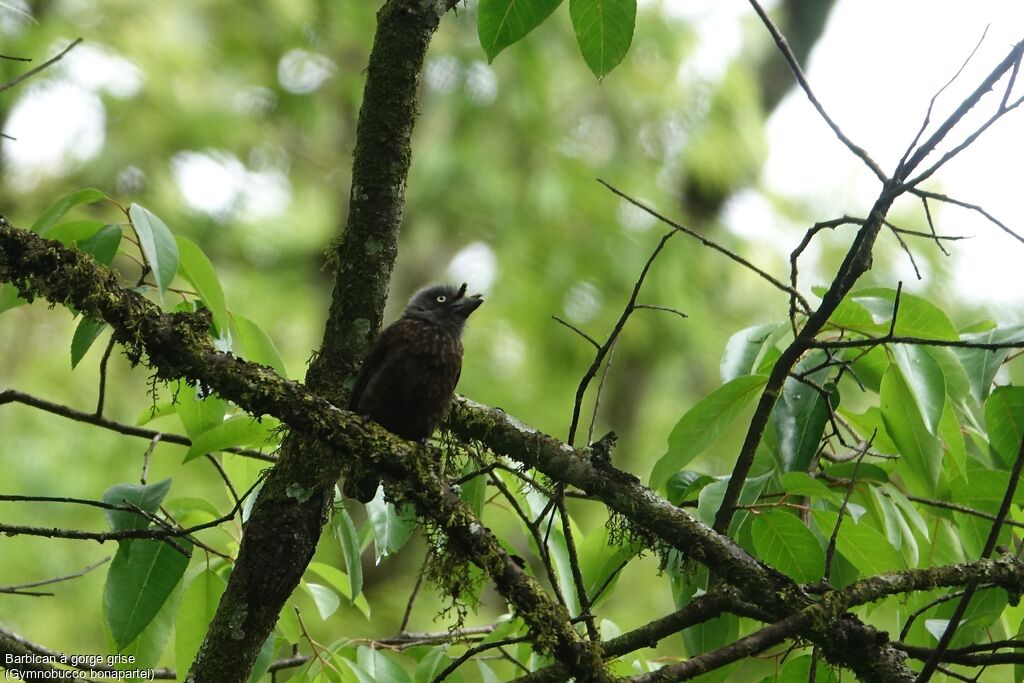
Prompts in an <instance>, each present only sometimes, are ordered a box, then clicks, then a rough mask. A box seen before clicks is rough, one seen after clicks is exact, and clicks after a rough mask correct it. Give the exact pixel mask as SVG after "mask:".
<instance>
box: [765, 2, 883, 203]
mask: <svg viewBox="0 0 1024 683" xmlns="http://www.w3.org/2000/svg"><path fill="white" fill-rule="evenodd" d="M749 2H750V5H751V6H752V7H753V8H754V11H755V12H757V16H758V17H760V18H761V23H762V24H764V26H765V28H766V29H768V33H770V34H771V36H772V39H774V40H775V45H776V46H777V47H778V48H779V52H781V53H782V57H783V59H785V60H786V63H787V64H789V69H790V71H792V72H793V76H794V77H795V78H796V82H797V83H799V84H800V88H801V89H802V90H803V91H804V94H805V95H806V96H807V99H808V100H810V102H811V104H812V105H813V106H814V108H815V110H817V112H818V115H819V116H821V118H822V120H823V121H825V123H826V124H827V125H828V127H829V128H831V129H832V132H833V133H834V134H835V136H836V137H837V138H839V141H840V142H842V143H843V144H844V145H846V148H847V149H848V150H850V151H851V152H852V153H853V155H854V156H856V157H857V158H858V159H860V160H861V161H863V162H864V165H865V166H867V167H868V168H869V169H871V172H872V173H874V174H875V177H877V178H878V179H879V180H881V181H882V182H883V183H884V182H886V181H887V180H888V176H887V175H886V174H885V172H884V171H883V170H882V169H881V167H880V166H879V165H878V164H876V163H875V161H874V160H873V159H872V158H871V157H870V156H868V153H867V152H866V151H865V150H864V148H863V147H861V146H860V145H857V144H855V143H854V142H853V140H851V139H850V138H848V137H847V136H846V134H845V133H844V132H843V131H842V129H841V128H839V125H838V124H837V123H836V122H835V121H833V120H832V117H831V116H829V115H828V112H826V111H825V107H824V106H823V105H822V104H821V102H820V101H819V100H818V97H817V95H815V94H814V91H813V90H811V85H810V83H808V82H807V77H806V76H805V75H804V72H803V69H801V68H800V62H799V61H798V60H797V58H796V55H794V54H793V50H792V49H790V47H789V41H787V40H786V37H785V36H784V35H782V32H781V31H779V29H778V27H777V26H775V24H774V23H773V22H772V20H771V19H770V18H769V17H768V13H767V12H765V11H764V8H763V7H761V5H760V4H759V3H758V2H757V0H749Z"/></svg>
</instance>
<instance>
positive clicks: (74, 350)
mask: <svg viewBox="0 0 1024 683" xmlns="http://www.w3.org/2000/svg"><path fill="white" fill-rule="evenodd" d="M106 326H107V324H106V323H105V322H102V321H96V320H90V319H89V318H84V317H83V318H82V319H81V320H79V321H78V326H77V327H76V328H75V334H74V336H73V337H71V368H72V369H74V368H75V367H76V366H77V365H78V364H79V363H80V362H81V360H82V358H83V357H85V354H86V352H88V351H89V348H90V347H92V345H93V342H95V341H96V338H97V337H99V336H100V333H101V332H102V331H103V328H105V327H106Z"/></svg>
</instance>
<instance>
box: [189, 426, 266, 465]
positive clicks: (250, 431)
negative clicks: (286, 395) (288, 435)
mask: <svg viewBox="0 0 1024 683" xmlns="http://www.w3.org/2000/svg"><path fill="white" fill-rule="evenodd" d="M268 437H269V434H268V431H267V426H266V425H264V424H262V423H260V422H258V421H257V420H255V419H253V418H252V417H251V416H250V415H236V416H235V417H232V418H228V419H227V420H225V421H224V422H221V423H220V424H219V425H217V426H216V427H214V428H212V429H209V430H207V431H205V432H203V433H202V434H200V435H199V436H198V437H196V438H195V439H193V440H192V446H191V447H190V448H189V449H188V453H186V454H185V459H184V460H182V461H181V462H182V463H183V464H184V463H186V462H188V461H190V460H195V459H196V458H198V457H200V456H203V455H206V454H207V453H213V452H214V451H222V450H224V449H225V448H233V447H236V446H248V445H251V444H262V443H265V442H266V441H267V439H268Z"/></svg>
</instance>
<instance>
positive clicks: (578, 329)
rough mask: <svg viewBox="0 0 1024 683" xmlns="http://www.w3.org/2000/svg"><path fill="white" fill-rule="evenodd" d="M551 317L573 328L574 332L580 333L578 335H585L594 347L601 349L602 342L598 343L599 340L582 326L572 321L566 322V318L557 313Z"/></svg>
mask: <svg viewBox="0 0 1024 683" xmlns="http://www.w3.org/2000/svg"><path fill="white" fill-rule="evenodd" d="M551 319H552V320H554V321H555V322H556V323H561V324H562V325H565V326H566V327H568V328H569V329H570V330H572V331H573V332H575V333H576V334H578V335H580V336H581V337H583V338H584V339H586V340H587V341H588V342H590V344H591V345H592V346H593V347H594V348H595V349H600V348H601V345H600V344H598V343H597V342H596V341H595V340H594V338H593V337H591V336H590V335H589V334H587V333H586V332H584V331H583V330H581V329H580V328H578V327H576V326H575V325H573V324H572V323H570V322H566V321H565V320H562V319H561V318H559V317H558V316H557V315H553V316H551Z"/></svg>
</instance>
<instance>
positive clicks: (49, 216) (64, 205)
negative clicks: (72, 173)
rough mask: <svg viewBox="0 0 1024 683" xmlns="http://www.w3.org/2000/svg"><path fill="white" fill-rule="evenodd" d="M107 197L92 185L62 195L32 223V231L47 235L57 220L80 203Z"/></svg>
mask: <svg viewBox="0 0 1024 683" xmlns="http://www.w3.org/2000/svg"><path fill="white" fill-rule="evenodd" d="M106 198H107V195H105V194H103V193H102V192H100V191H99V190H95V189H93V188H91V187H87V188H85V189H82V190H76V191H75V192H72V193H71V194H69V195H66V196H64V197H61V198H60V199H59V200H57V202H56V203H55V204H54V205H53V206H51V207H50V208H48V209H47V210H46V211H44V212H43V215H42V216H40V217H39V219H38V220H37V221H36V222H35V223H33V224H32V232H34V233H37V234H39V235H43V236H47V235H46V233H47V232H48V231H49V230H50V228H52V227H53V226H54V225H56V223H57V221H59V220H60V219H61V218H63V217H64V214H66V213H67V212H68V211H70V210H71V208H72V207H74V206H77V205H78V204H92V203H93V202H98V201H100V200H101V199H106Z"/></svg>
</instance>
